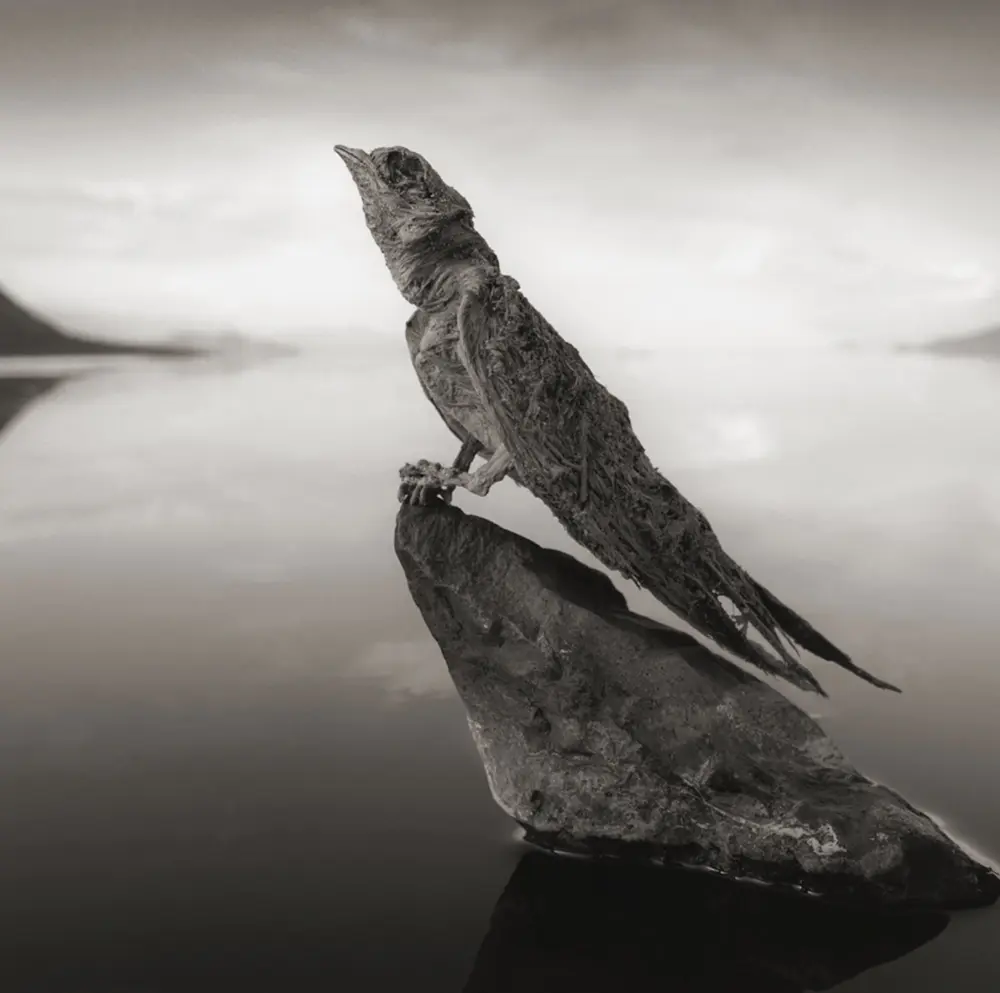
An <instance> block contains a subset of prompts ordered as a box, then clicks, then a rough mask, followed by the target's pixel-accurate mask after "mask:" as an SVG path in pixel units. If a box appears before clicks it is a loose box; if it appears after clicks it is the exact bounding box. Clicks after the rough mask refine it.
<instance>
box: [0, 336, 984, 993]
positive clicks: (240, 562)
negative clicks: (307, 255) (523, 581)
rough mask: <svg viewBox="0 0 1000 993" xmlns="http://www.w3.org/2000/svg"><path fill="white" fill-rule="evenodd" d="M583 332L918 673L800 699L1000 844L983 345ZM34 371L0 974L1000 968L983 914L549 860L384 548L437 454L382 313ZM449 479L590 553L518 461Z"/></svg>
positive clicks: (279, 982) (549, 985)
mask: <svg viewBox="0 0 1000 993" xmlns="http://www.w3.org/2000/svg"><path fill="white" fill-rule="evenodd" d="M588 358H589V359H590V361H591V365H592V366H593V367H594V368H595V371H596V372H597V373H598V375H599V377H600V378H601V379H602V380H603V381H605V382H606V383H607V384H608V385H609V386H611V387H612V389H614V390H615V392H617V393H618V395H619V396H621V397H622V398H623V399H625V400H626V401H627V402H628V403H629V406H630V408H631V410H632V413H633V421H634V423H635V426H636V429H637V431H638V433H639V434H640V436H641V437H642V438H643V440H644V442H645V444H646V447H647V449H648V450H649V451H650V453H651V455H652V457H653V460H654V461H655V462H656V463H657V464H658V465H659V466H660V467H661V468H662V469H663V470H664V471H665V472H666V473H667V475H669V476H670V477H671V478H672V479H673V481H674V482H675V483H677V484H678V485H679V486H681V488H682V489H683V490H684V491H685V492H686V493H687V495H688V496H689V497H690V498H692V499H693V500H694V501H695V502H697V503H698V504H699V505H700V506H701V507H702V508H703V509H704V510H705V512H706V513H707V514H708V516H709V518H710V519H711V520H712V522H713V524H714V525H715V527H716V530H717V531H718V532H719V533H720V535H721V537H722V538H723V541H724V542H725V543H726V545H727V546H728V547H729V549H730V550H731V551H732V553H733V554H734V555H735V556H736V557H737V558H738V559H739V560H740V561H741V562H742V563H743V564H744V565H745V566H747V567H748V568H749V569H750V570H751V571H752V572H753V573H754V574H755V575H756V576H757V577H758V578H760V579H761V580H762V581H763V582H764V583H765V584H766V585H768V586H769V587H771V588H772V589H773V590H774V591H775V592H776V593H778V594H779V595H782V596H784V597H785V598H787V599H789V600H790V601H791V602H792V603H793V604H794V605H795V607H796V608H797V609H799V610H801V611H802V612H803V613H805V614H806V615H807V616H809V617H810V619H811V620H813V621H814V622H815V623H816V624H817V626H818V627H820V628H821V629H822V630H823V631H824V632H825V633H827V634H829V635H830V636H831V637H832V638H833V640H835V641H836V642H838V643H842V644H843V646H844V647H845V648H847V649H849V650H850V651H851V653H852V654H853V655H854V657H855V658H856V659H857V660H858V661H859V662H860V663H861V664H862V665H864V666H866V667H867V668H870V669H871V670H873V671H874V672H876V673H878V674H879V675H881V676H883V677H885V678H887V679H889V680H890V681H892V682H894V683H897V684H899V685H900V686H902V688H903V690H904V693H903V695H902V696H895V695H892V694H887V693H880V692H879V691H877V690H874V689H873V688H872V687H870V686H868V685H867V684H864V683H862V682H860V681H858V680H856V679H853V678H852V677H850V676H849V675H848V674H842V673H840V672H839V670H834V667H832V666H828V665H825V664H824V663H822V662H819V661H817V662H815V665H816V667H817V671H818V672H819V673H820V675H821V676H822V678H823V681H824V683H825V685H826V687H827V689H828V690H829V691H830V694H831V699H830V700H825V701H817V700H816V699H813V698H808V697H805V696H803V695H801V694H798V693H796V692H795V691H788V692H789V693H790V695H792V696H793V698H794V699H796V701H797V702H800V703H802V704H803V705H804V706H806V707H807V709H808V710H809V711H810V712H811V713H813V714H815V715H817V716H818V717H819V719H820V720H821V723H823V725H824V726H825V727H826V728H827V730H828V731H829V732H830V733H831V734H832V735H833V736H834V737H835V738H836V739H837V741H838V742H839V743H840V744H841V745H842V747H843V748H844V749H845V750H846V751H847V753H848V754H849V755H850V756H851V757H852V758H853V760H854V761H855V763H856V764H857V765H858V766H859V767H860V768H861V769H862V770H863V771H865V772H866V773H868V774H869V775H871V776H873V777H874V778H877V779H879V780H881V781H884V782H886V783H888V784H890V785H892V786H893V787H895V788H897V789H899V790H900V791H902V792H903V793H904V794H906V795H907V796H908V797H909V799H911V800H912V801H913V802H915V803H917V804H918V805H920V806H922V807H923V808H924V809H926V810H928V811H930V812H932V813H934V814H935V815H936V816H938V817H939V818H941V819H942V820H943V821H944V822H945V823H946V824H947V826H948V827H949V828H950V829H951V830H952V832H953V833H955V834H957V835H958V836H959V837H961V838H962V839H964V840H966V841H967V842H968V843H969V844H970V845H972V846H974V847H975V848H976V849H978V850H979V851H982V852H985V853H987V854H989V855H990V856H991V857H992V858H994V859H996V857H997V856H998V855H1000V792H998V790H997V784H998V780H1000V723H998V719H997V709H998V705H1000V610H998V608H997V600H998V593H1000V366H989V365H980V364H977V363H975V362H956V361H942V360H938V359H931V358H924V357H917V356H893V355H875V354H865V353H835V352H827V351H799V352H795V351H789V352H777V351H775V352H765V353H761V352H756V353H753V352H747V353H745V354H741V353H731V354H727V355H724V356H721V355H716V356H706V355H705V354H699V353H696V352H691V353H682V352H675V353H663V354H654V355H635V354H632V355H629V354H613V353H610V352H609V353H607V354H603V355H602V354H599V353H598V354H593V355H588ZM30 365H31V364H30V363H28V364H27V366H26V365H25V363H21V364H20V365H19V366H18V367H17V368H14V367H13V366H11V367H9V368H8V367H2V368H0V375H8V376H10V375H14V374H16V375H18V376H22V377H24V376H28V375H31V376H34V377H35V380H34V383H33V384H32V385H31V386H30V388H29V389H28V392H29V393H34V394H36V395H35V397H34V399H33V400H31V402H30V403H28V402H26V399H27V397H26V395H25V394H24V393H23V389H24V384H23V382H22V384H21V385H20V386H17V385H16V384H14V383H13V381H12V380H7V381H5V382H4V383H2V384H0V421H4V420H6V418H7V416H8V415H10V414H13V413H14V408H16V407H18V406H21V405H22V403H23V404H24V406H23V409H21V410H20V413H19V415H18V416H16V417H14V418H13V419H12V420H10V421H9V422H8V423H7V424H6V427H5V428H4V431H3V434H2V435H0V556H2V559H0V561H2V569H0V667H2V668H0V672H2V684H3V693H2V694H0V785H2V793H0V796H2V800H0V989H2V990H4V991H5V993H8V991H9V993H22V991H23V993H49V991H52V993H56V991H59V993H63V991H66V993H181V991H184V993H189V991H201V990H205V991H208V990H211V991H213V993H216V991H220V990H239V991H241V993H244V991H256V990H268V991H272V990H273V991H309V990H321V989H322V990H326V991H328V990H338V991H340V990H344V991H350V993H353V991H355V990H357V991H368V990H376V991H381V990H415V991H416V990H419V991H423V990H440V991H442V993H444V991H455V993H458V991H461V990H463V989H466V990H469V991H473V990H476V991H485V990H495V991H500V990H508V991H510V993H515V991H517V993H528V991H534V990H536V989H537V990H543V989H545V990H548V991H553V993H556V991H561V990H562V989H564V988H565V989H574V990H577V991H579V993H588V991H589V990H595V991H596V990H601V991H603V990H613V989H618V988H621V989H622V990H623V991H627V993H641V991H644V990H646V989H650V990H652V989H669V988H675V989H676V988H683V989H690V990H693V991H698V993H701V991H707V990H713V991H715V990H723V989H726V990H728V989H737V988H742V989H744V990H745V989H753V990H761V991H782V993H783V991H793V990H805V989H830V988H834V987H836V988H837V989H838V990H844V991H853V993H861V991H865V993H885V991H890V990H893V991H900V990H906V991H908V993H925V991H927V993H931V991H933V993H938V991H944V990H947V991H950V993H972V991H976V993H979V991H982V993H987V991H993V990H996V989H1000V954H998V952H997V948H998V946H1000V911H996V910H988V911H977V912H968V913H962V914H955V915H952V916H951V919H950V921H947V922H945V921H944V920H938V919H936V918H935V919H930V918H927V919H921V920H918V921H913V922H909V923H907V924H906V925H904V926H903V930H904V931H906V933H905V934H900V933H899V927H900V925H893V926H890V925H883V924H875V923H871V922H866V921H860V922H854V924H853V925H852V924H851V922H845V921H843V920H839V919H838V920H831V919H829V918H825V917H823V916H822V914H820V913H819V912H817V913H816V914H813V915H812V916H809V915H805V914H803V912H801V911H799V910H794V911H791V912H789V910H788V909H787V908H785V907H783V906H778V905H772V904H773V901H770V898H769V897H767V896H766V895H759V894H758V892H757V891H755V892H754V894H753V895H747V893H746V892H745V891H743V890H742V889H741V890H740V891H739V892H738V893H737V894H736V895H735V896H734V895H733V894H731V893H728V891H726V892H725V893H722V894H721V895H720V893H721V891H719V890H718V889H713V888H712V886H714V885H715V884H709V883H707V882H706V883H705V884H704V885H702V884H701V882H698V883H693V882H692V881H691V880H690V878H687V877H686V878H685V879H683V880H675V881H673V882H669V881H666V880H665V881H664V882H663V885H662V886H660V885H659V882H658V883H657V884H656V885H657V886H659V888H658V889H654V891H653V892H652V893H651V892H650V891H649V889H648V886H649V884H648V881H634V885H633V883H631V882H629V881H628V880H625V881H624V882H623V881H622V880H608V879H604V878H603V877H601V876H600V874H599V873H598V874H597V875H594V874H590V875H588V874H587V873H588V872H589V870H588V869H587V867H586V866H584V867H582V868H580V869H579V872H577V871H576V869H575V868H574V867H578V866H579V865H580V864H579V863H573V864H572V866H570V865H569V864H567V863H563V862H559V861H558V860H556V861H555V862H554V861H553V860H551V859H547V858H542V859H541V861H539V857H538V856H529V855H528V849H526V848H525V847H524V846H523V844H522V843H521V842H520V841H518V840H517V839H516V838H515V836H514V833H513V830H512V827H513V826H512V824H511V823H510V822H509V821H507V820H506V818H505V817H504V815H503V814H502V813H501V812H500V811H499V810H498V809H497V808H496V807H495V806H494V804H493V801H492V800H491V798H490V796H489V794H488V791H487V788H486V785H485V781H484V778H483V775H482V771H481V768H480V765H479V762H478V758H477V756H476V754H475V751H474V748H473V745H472V742H471V739H470V737H469V734H468V731H467V729H466V727H465V724H464V717H463V711H462V707H461V705H460V704H459V702H458V701H457V699H456V697H455V694H454V692H453V690H452V688H451V686H450V684H449V682H448V679H447V675H446V671H445V667H444V664H443V662H442V660H441V658H440V656H439V654H438V651H437V648H436V646H435V644H434V643H433V641H432V640H431V638H430V636H429V635H428V633H427V632H426V629H425V628H424V627H423V625H422V622H421V620H420V618H419V616H418V613H417V610H416V608H415V606H414V605H413V603H412V602H411V601H410V600H409V598H408V595H407V592H406V587H405V584H404V581H403V577H402V573H401V570H400V568H399V566H398V565H397V563H396V560H395V558H394V554H393V550H392V528H393V520H394V516H395V512H396V503H395V471H396V468H397V467H398V466H399V465H400V464H401V463H402V462H404V461H407V460H411V459H414V458H419V457H430V458H435V459H440V460H445V459H450V458H451V457H452V456H453V455H454V449H455V447H456V443H455V442H454V440H453V439H452V438H451V436H450V435H449V434H448V433H447V431H446V429H445V428H444V427H443V425H441V424H440V422H438V420H437V418H436V415H435V413H434V411H433V410H432V409H431V408H430V407H429V406H428V405H427V403H426V401H425V400H424V399H423V396H422V394H421V393H420V389H419V386H418V385H417V383H416V381H415V380H414V378H413V376H412V372H410V370H409V367H408V363H407V361H406V356H405V350H404V349H403V347H402V344H401V343H400V344H399V347H398V349H397V348H394V347H393V348H386V349H380V348H357V347H356V348H337V347H332V346H328V347H323V348H309V349H307V350H305V351H303V352H301V353H300V354H299V355H297V356H294V357H284V358H279V359H272V360H270V361H267V362H261V363H259V364H234V363H225V362H213V361H197V362H196V361H191V362H179V363H143V362H131V363H123V364H117V365H108V364H107V363H106V362H104V363H90V364H87V363H82V364H80V363H78V364H77V365H76V366H75V367H72V368H70V367H68V366H67V367H65V368H63V369H61V370H56V369H54V367H53V366H52V364H51V363H50V364H49V365H48V366H46V367H45V368H42V367H41V366H40V365H36V367H34V368H33V369H32V368H28V366H30ZM57 372H60V373H65V374H67V376H68V378H66V379H64V380H63V381H61V382H58V383H55V384H53V383H46V382H45V381H44V377H46V376H50V375H55V374H56V373H57ZM19 390H20V391H21V392H18V391H19ZM456 502H458V503H459V504H460V505H461V506H463V507H464V508H465V509H466V510H468V511H470V512H474V513H480V514H483V515H485V516H489V517H491V518H492V519H493V520H495V521H497V522H498V523H500V524H502V525H504V526H506V527H510V528H513V529H515V530H518V531H520V532H522V533H523V534H526V535H527V536H528V537H530V538H532V539H534V540H536V541H540V542H541V543H543V544H546V545H550V546H553V547H558V548H561V549H564V550H567V551H573V552H574V553H576V554H578V555H579V557H581V558H582V559H583V560H584V561H588V562H592V560H590V559H589V558H588V557H587V556H586V555H585V553H582V552H579V551H578V550H576V549H575V548H574V546H573V545H572V543H571V542H570V541H569V540H568V538H567V537H566V536H565V535H564V534H563V533H562V532H561V530H560V529H559V527H558V526H557V525H556V524H555V523H554V521H553V520H552V518H551V517H550V515H549V514H548V511H547V510H546V509H545V508H544V507H543V506H541V505H540V504H539V503H538V502H537V501H534V500H533V499H532V498H531V497H530V496H529V495H527V494H526V493H524V492H523V491H519V490H517V489H516V488H515V487H514V485H513V484H512V483H510V482H505V483H502V484H500V485H499V486H498V487H497V488H496V489H495V490H494V492H493V493H491V494H490V496H489V497H488V498H487V499H486V500H479V499H477V498H475V497H472V496H470V495H468V494H460V495H459V496H458V498H457V501H456ZM620 585H621V586H622V589H623V590H624V591H625V592H626V594H627V595H628V596H629V599H630V602H631V604H632V605H633V607H634V608H635V609H639V610H643V611H647V612H650V613H652V614H654V616H657V617H659V618H661V619H666V620H669V615H668V614H667V612H666V610H665V609H664V608H662V607H661V606H659V605H658V604H656V603H655V601H652V600H651V598H649V597H647V596H645V595H644V594H642V593H641V592H640V591H638V590H636V589H635V588H634V587H629V586H627V585H625V584H620ZM567 873H570V875H568V876H567ZM574 873H575V874H574ZM580 873H583V875H580ZM505 891H506V892H505ZM502 896H503V899H501V897H502ZM643 901H645V903H643ZM769 901H770V902H769ZM539 908H549V911H548V912H547V913H541V911H540V910H539ZM637 908H638V911H639V912H637ZM643 908H646V909H643ZM495 911H496V913H495V914H494V912H495ZM539 914H541V916H540V917H539ZM629 914H631V915H632V916H631V917H628V915H629ZM532 915H534V916H532ZM574 915H576V916H575V917H574ZM491 918H492V925H491ZM945 924H946V925H947V926H945ZM852 927H853V930H852ZM907 929H909V930H907ZM540 935H541V937H540ZM852 935H853V937H852ZM906 952H909V954H904V953H906ZM899 956H902V957H899ZM643 970H645V971H643ZM557 977H562V978H561V979H560V978H557ZM616 977H617V980H618V981H617V982H616ZM560 983H563V984H564V985H559V984H560Z"/></svg>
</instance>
